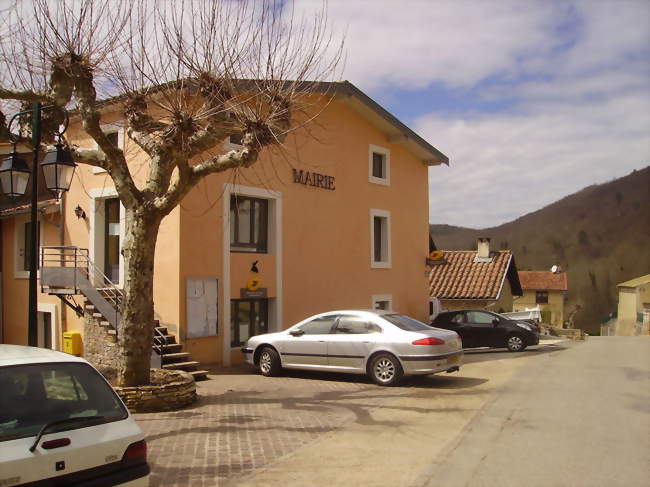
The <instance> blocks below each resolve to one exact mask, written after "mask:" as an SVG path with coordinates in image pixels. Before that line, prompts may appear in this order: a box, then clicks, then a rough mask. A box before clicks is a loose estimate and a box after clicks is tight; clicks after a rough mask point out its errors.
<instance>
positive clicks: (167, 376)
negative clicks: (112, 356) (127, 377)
mask: <svg viewBox="0 0 650 487" xmlns="http://www.w3.org/2000/svg"><path fill="white" fill-rule="evenodd" d="M113 388H114V389H115V391H116V392H117V393H118V394H119V396H120V397H121V398H122V401H124V404H126V406H127V407H128V408H129V410H130V411H131V412H132V413H149V412H156V411H173V410H176V409H180V408H183V407H185V406H188V405H190V404H192V403H194V402H195V401H196V399H197V397H196V384H195V383H194V377H192V376H191V375H190V374H188V373H187V372H183V371H182V370H163V369H151V382H150V384H149V385H146V386H136V387H117V386H113Z"/></svg>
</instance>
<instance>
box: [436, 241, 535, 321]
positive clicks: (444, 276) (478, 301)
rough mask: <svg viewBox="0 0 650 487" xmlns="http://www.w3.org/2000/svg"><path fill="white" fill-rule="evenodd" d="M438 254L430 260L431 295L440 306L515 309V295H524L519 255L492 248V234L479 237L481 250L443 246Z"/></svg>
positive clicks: (441, 307)
mask: <svg viewBox="0 0 650 487" xmlns="http://www.w3.org/2000/svg"><path fill="white" fill-rule="evenodd" d="M436 257H438V258H437V259H435V260H432V261H430V262H429V264H430V266H431V271H430V273H429V295H430V296H431V298H432V299H437V300H438V302H439V308H440V310H453V309H490V310H492V311H496V312H504V311H511V310H512V304H513V296H521V295H522V289H521V284H520V283H519V276H518V274H517V265H516V264H515V256H514V255H513V253H512V251H510V250H497V251H492V250H490V239H489V238H479V239H478V243H477V250H442V251H440V250H439V251H437V255H436Z"/></svg>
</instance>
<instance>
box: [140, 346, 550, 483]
mask: <svg viewBox="0 0 650 487" xmlns="http://www.w3.org/2000/svg"><path fill="white" fill-rule="evenodd" d="M534 348H535V349H538V351H539V352H549V351H553V350H554V349H555V348H556V345H555V343H549V344H548V345H543V346H540V347H534ZM529 353H530V351H529V352H524V353H519V354H511V353H509V352H504V351H503V350H475V351H470V352H468V353H467V354H466V356H465V360H464V362H465V363H466V364H470V363H480V362H484V361H494V360H499V359H504V358H507V359H516V360H518V359H519V358H524V357H526V356H527V355H529ZM533 353H534V352H533ZM209 377H210V380H207V381H203V382H198V383H197V392H198V395H199V400H198V401H197V402H196V403H195V404H194V405H192V406H190V407H188V408H185V409H183V410H181V411H174V412H167V413H148V414H136V415H135V417H136V419H137V421H138V423H139V424H140V426H141V427H142V428H143V429H144V431H145V434H146V435H147V444H148V446H149V462H150V464H151V466H152V478H151V485H152V487H158V486H165V487H167V486H169V487H171V486H175V487H181V486H182V487H187V486H191V487H195V486H197V487H203V486H205V487H207V486H224V485H225V484H226V483H228V484H229V485H233V484H234V485H236V484H237V479H238V478H239V477H240V476H244V475H246V474H250V473H251V472H253V471H254V470H256V469H259V468H261V467H263V466H265V465H268V464H269V463H271V462H274V461H275V460H278V459H279V458H280V457H282V456H284V455H287V454H289V453H291V452H293V451H295V450H296V449H298V448H303V447H305V446H306V445H308V444H309V443H311V442H313V441H315V440H316V439H317V438H319V437H320V436H322V435H324V434H326V433H328V432H331V431H334V430H337V429H343V428H344V427H346V426H348V425H350V424H352V423H357V424H359V425H368V426H386V427H391V428H395V427H396V423H395V422H394V421H392V420H384V421H380V420H378V419H377V418H378V417H379V416H381V415H380V414H378V413H377V411H378V410H383V411H385V412H390V411H393V410H395V411H397V410H399V409H400V408H396V407H394V406H396V404H394V405H391V403H392V402H395V403H397V402H398V401H399V399H400V398H403V397H404V396H407V395H408V396H410V397H412V398H419V399H422V400H424V401H425V404H427V407H425V408H422V407H417V408H412V412H416V413H422V414H424V413H430V412H444V411H445V410H437V409H435V404H436V401H437V400H438V399H439V398H440V397H441V396H442V395H448V394H452V395H454V394H457V393H458V392H460V391H459V390H458V389H459V388H468V387H469V388H472V387H473V386H476V385H478V384H480V383H482V382H484V381H483V380H478V379H470V378H459V377H458V375H457V374H450V375H447V374H440V375H436V376H421V377H406V378H404V379H403V383H402V384H401V386H400V387H388V388H386V387H379V386H376V385H374V384H373V383H372V382H370V380H369V379H368V378H366V377H364V376H358V375H343V374H323V373H312V372H303V371H287V370H285V371H284V375H283V376H282V377H274V378H268V377H263V376H261V375H259V374H257V373H256V372H255V371H254V370H253V369H252V368H250V367H248V366H239V367H233V368H230V369H223V370H220V371H216V372H215V373H214V374H210V376H209ZM470 392H471V391H470ZM467 393H468V392H466V393H465V394H467ZM474 393H476V392H474ZM383 416H386V415H385V414H384V415H383ZM389 416H390V415H389ZM397 426H399V425H397Z"/></svg>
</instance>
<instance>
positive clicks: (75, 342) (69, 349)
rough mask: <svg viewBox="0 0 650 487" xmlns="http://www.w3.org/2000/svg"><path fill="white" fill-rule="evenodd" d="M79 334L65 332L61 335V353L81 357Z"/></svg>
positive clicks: (76, 332)
mask: <svg viewBox="0 0 650 487" xmlns="http://www.w3.org/2000/svg"><path fill="white" fill-rule="evenodd" d="M82 346H83V345H82V341H81V333H79V332H78V331H66V332H65V333H64V334H63V351H64V352H65V353H69V354H70V355H77V356H78V355H81V349H82Z"/></svg>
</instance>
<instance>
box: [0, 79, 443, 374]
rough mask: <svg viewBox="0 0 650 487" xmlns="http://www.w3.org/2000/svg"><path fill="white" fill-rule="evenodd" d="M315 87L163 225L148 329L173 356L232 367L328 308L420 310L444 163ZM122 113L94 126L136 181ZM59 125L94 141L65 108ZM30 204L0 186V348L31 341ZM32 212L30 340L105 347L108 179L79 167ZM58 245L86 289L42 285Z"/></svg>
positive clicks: (347, 92)
mask: <svg viewBox="0 0 650 487" xmlns="http://www.w3.org/2000/svg"><path fill="white" fill-rule="evenodd" d="M321 85H323V86H324V85H325V84H321ZM325 91H326V92H327V93H325V92H324V93H323V94H322V96H320V98H322V99H321V100H320V101H318V102H317V103H315V105H314V106H313V107H312V108H311V110H313V111H314V113H317V112H320V114H319V116H318V118H317V120H316V122H315V123H313V124H311V125H310V127H309V131H306V130H298V131H296V132H294V133H293V135H290V136H289V137H288V139H287V141H286V142H285V147H284V151H283V152H282V153H279V152H278V151H277V150H267V151H263V152H262V154H261V156H260V158H259V160H258V161H257V163H255V164H254V165H253V166H252V167H250V168H246V169H239V170H235V171H228V172H224V173H220V174H214V175H211V176H208V177H207V178H206V179H205V180H203V181H202V182H201V183H200V184H198V185H197V186H196V187H195V188H194V189H193V190H192V191H191V192H190V193H189V194H188V195H187V196H186V197H185V199H184V200H183V201H182V204H181V205H180V206H178V207H177V208H175V209H174V210H173V211H172V213H171V214H170V215H168V216H167V217H166V218H165V219H164V220H163V223H162V225H161V228H160V232H159V237H158V242H157V247H156V261H155V284H154V301H155V315H156V320H157V323H155V324H152V326H157V327H159V330H160V333H159V335H161V336H162V335H164V336H165V337H166V339H165V340H167V343H168V345H174V346H173V347H172V346H169V347H167V348H168V350H169V351H170V352H173V353H179V354H181V355H182V354H189V356H183V357H181V355H178V357H180V358H179V359H178V361H179V363H181V362H182V363H190V362H199V363H200V364H202V365H203V364H207V365H215V366H229V365H231V364H237V363H240V362H242V355H241V351H240V348H241V346H242V344H243V343H245V341H246V340H247V338H248V337H250V336H252V335H255V334H260V333H265V332H272V331H279V330H283V329H285V328H287V327H289V326H291V325H292V324H294V323H296V322H298V321H300V320H302V319H304V318H306V317H308V316H310V315H313V314H316V313H320V312H324V311H328V310H333V309H392V310H395V311H398V312H401V313H404V314H408V315H410V316H413V317H415V318H417V319H420V320H422V321H426V320H427V319H428V302H429V281H428V275H429V274H428V272H427V267H426V257H427V254H428V251H429V231H428V223H429V216H430V215H429V188H428V179H429V171H430V168H432V167H433V166H438V165H440V164H448V162H449V161H448V158H447V156H445V155H444V154H442V153H441V152H440V151H438V150H437V149H436V148H435V147H433V146H432V145H431V144H430V143H428V142H427V141H425V140H423V139H422V138H421V137H420V136H418V135H417V134H416V133H414V132H413V131H412V130H411V129H409V128H408V127H407V126H405V125H404V124H403V123H401V122H400V121H399V120H397V119H396V118H395V117H394V116H393V115H391V114H390V113H389V112H387V111H386V110H385V109H383V108H382V107H381V106H379V105H378V104H377V103H376V102H375V101H373V100H372V99H371V98H369V97H368V96H367V95H365V94H364V93H363V92H361V91H360V90H359V89H358V88H356V87H355V86H354V85H352V84H351V83H349V82H340V83H330V84H327V89H326V90H325ZM332 95H333V99H332V100H330V98H331V97H332ZM120 110H121V107H120V105H119V104H113V105H111V104H106V105H105V106H104V108H103V112H102V123H103V128H104V130H105V132H106V133H107V134H109V135H110V137H111V138H112V139H113V141H114V142H115V143H116V144H117V145H118V146H119V147H120V148H121V149H123V150H124V151H125V153H126V154H127V159H128V161H129V166H130V169H131V172H132V174H133V175H134V179H135V180H136V183H138V181H139V182H140V183H141V184H142V183H143V182H144V178H145V177H146V174H147V167H146V164H147V161H146V160H145V159H144V156H143V154H142V153H139V152H138V150H137V149H136V146H135V144H134V143H133V142H132V141H130V140H129V139H128V137H127V136H126V135H125V130H124V127H123V124H122V123H121V122H122V120H123V115H122V114H121V112H120ZM66 135H67V136H68V137H69V139H70V140H71V141H72V142H73V143H75V144H78V145H79V146H82V147H83V146H86V147H92V146H93V142H92V140H91V139H89V138H88V136H87V135H84V134H83V133H82V132H81V130H80V129H79V127H78V126H77V125H75V120H74V118H73V119H72V121H71V126H70V128H69V129H68V133H67V134H66ZM229 145H230V146H234V145H236V140H233V141H229V142H227V143H225V144H224V146H225V147H224V148H226V149H227V148H228V146H229ZM2 149H4V150H3V152H5V153H6V152H9V151H10V150H11V147H8V146H4V147H2ZM26 159H27V160H28V161H31V158H30V157H28V156H26ZM431 170H432V171H438V170H439V169H436V168H434V169H431ZM43 187H44V185H43V184H41V188H43ZM28 201H29V199H28V197H25V198H22V199H20V200H10V199H8V198H7V197H6V196H4V195H2V196H0V255H1V259H0V272H1V289H0V306H1V315H0V332H1V335H0V339H1V340H0V341H1V342H2V343H13V344H26V343H27V341H28V326H27V322H28V310H27V302H28V278H29V270H28V269H29V266H28V262H29V252H30V247H31V245H30V241H29V235H30V232H29V228H30V224H31V223H30V216H29V203H28ZM38 214H39V245H40V247H41V248H40V252H39V256H41V258H43V259H45V260H44V261H43V265H44V266H46V267H45V268H44V269H43V268H41V270H40V271H39V274H41V275H39V278H41V277H42V278H43V280H42V281H43V282H39V295H38V344H39V346H42V347H47V348H53V349H63V348H64V347H63V345H64V334H68V335H66V336H67V337H69V336H70V335H69V333H70V332H78V333H79V334H80V335H81V337H82V338H83V347H84V349H83V351H82V353H84V354H87V353H89V352H90V351H91V350H93V349H96V348H97V347H102V346H105V347H110V346H114V344H115V340H114V337H115V334H116V333H119V322H117V323H114V321H115V318H114V317H111V316H110V315H111V314H112V313H113V311H111V309H109V308H107V307H106V306H107V305H106V304H105V303H104V304H101V305H100V304H97V303H95V301H94V300H93V299H95V300H97V301H99V299H100V297H101V298H102V299H104V301H106V302H107V303H108V304H109V305H112V306H113V307H114V308H116V309H117V308H118V307H119V302H118V301H119V293H120V289H121V286H122V284H123V276H124V263H123V259H122V256H121V253H120V248H121V243H122V241H123V239H124V232H125V221H124V208H123V207H122V206H121V204H120V201H119V199H118V198H117V193H116V191H115V188H114V186H113V183H112V180H111V179H110V177H109V176H108V175H107V173H106V172H105V171H103V170H101V169H98V168H95V167H91V166H87V165H82V164H80V165H79V166H78V167H77V169H76V173H75V177H74V180H73V182H72V185H71V188H70V191H68V192H67V193H66V194H65V195H64V196H63V198H62V200H56V199H54V198H53V197H52V196H51V195H49V194H48V193H47V190H42V191H41V194H39V211H38ZM63 254H65V255H66V259H68V260H67V262H68V264H67V265H77V266H85V267H86V268H87V269H88V276H89V277H88V284H84V286H86V287H83V286H81V285H80V284H78V283H77V284H76V285H75V286H74V288H73V289H69V288H68V289H67V290H65V289H58V288H57V287H56V285H54V284H53V281H51V280H48V281H47V282H44V281H45V280H47V279H49V276H50V275H51V273H52V271H51V269H50V267H51V266H53V265H54V266H55V265H57V264H56V262H57V258H59V259H60V258H61V256H62V255H63ZM57 256H58V257H57ZM48 259H49V260H48ZM71 261H72V262H73V264H70V262H71ZM59 262H60V260H59ZM60 286H61V285H60ZM88 286H90V287H88ZM93 297H94V298H93ZM100 308H101V309H100ZM106 310H108V311H106ZM80 314H81V316H80ZM107 315H108V316H107ZM188 357H191V358H188ZM188 367H189V366H188Z"/></svg>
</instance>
